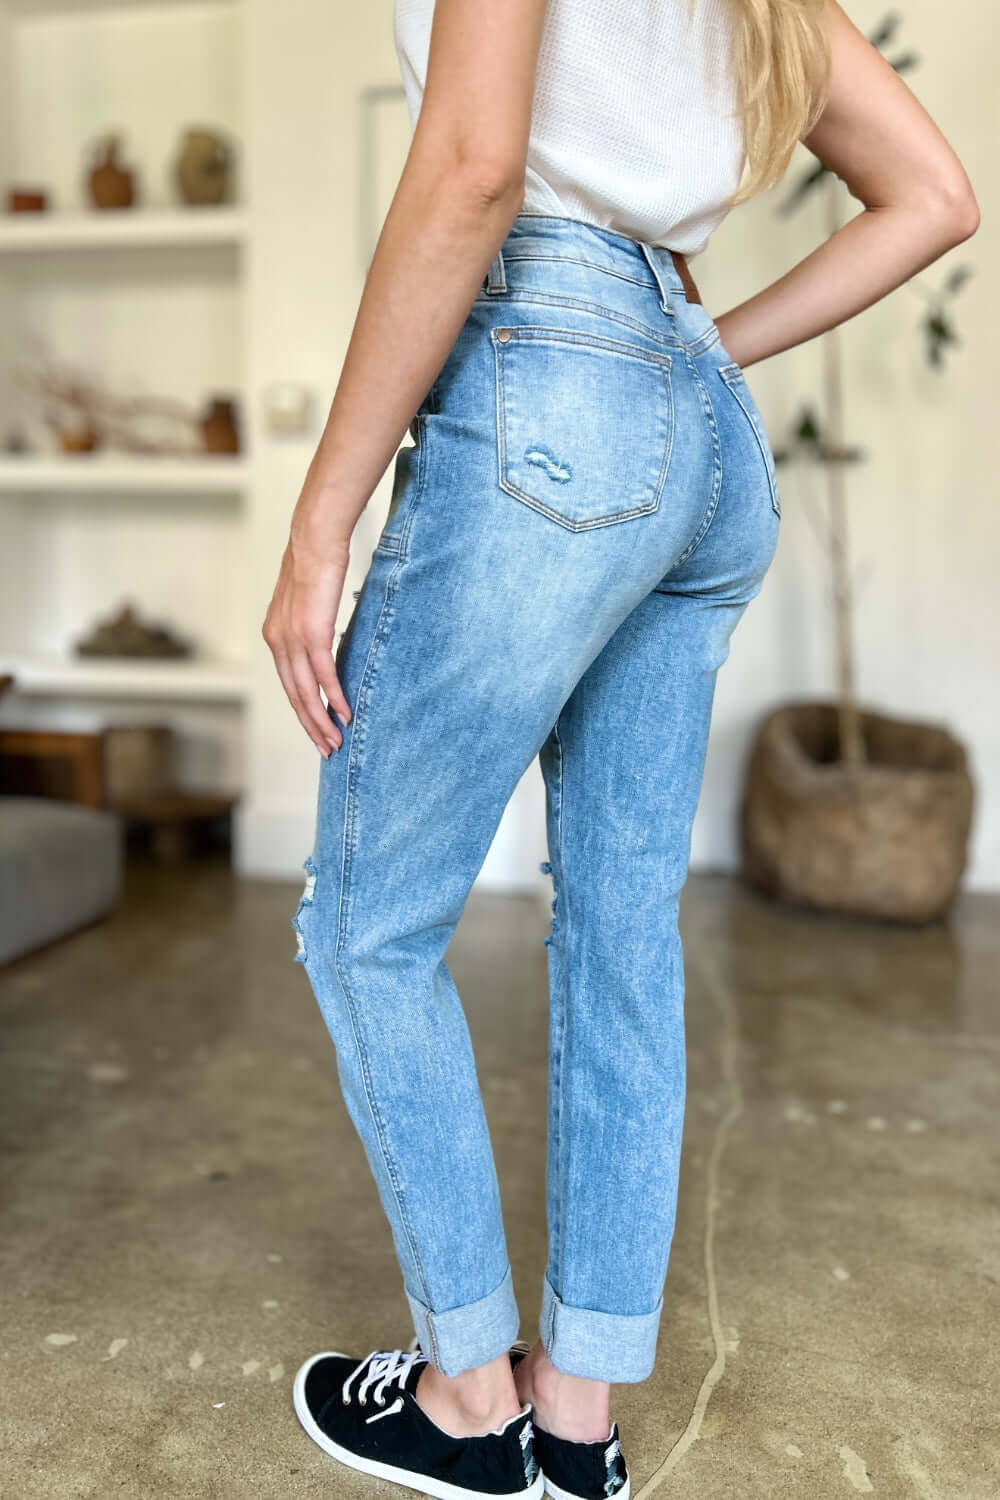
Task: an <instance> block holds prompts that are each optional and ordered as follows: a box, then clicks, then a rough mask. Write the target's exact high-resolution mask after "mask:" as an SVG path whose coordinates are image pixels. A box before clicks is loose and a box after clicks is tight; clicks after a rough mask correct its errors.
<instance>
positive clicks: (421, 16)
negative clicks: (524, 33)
mask: <svg viewBox="0 0 1000 1500" xmlns="http://www.w3.org/2000/svg"><path fill="white" fill-rule="evenodd" d="M730 4H731V0H694V5H693V15H692V16H691V17H690V18H689V15H688V0H617V3H612V0H549V4H548V8H547V10H546V13H545V21H544V26H543V31H542V39H541V47H540V50H539V56H538V68H537V72H536V76H535V92H534V98H533V102H532V114H531V135H530V142H529V148H528V157H527V165H526V185H525V193H524V202H523V204H522V208H523V209H524V210H528V211H531V212H534V213H542V214H558V215H561V216H566V217H569V218H572V219H584V220H586V221H587V222H589V223H592V224H599V225H602V226H603V227H604V228H605V229H613V230H616V231H618V232H619V233H621V234H627V235H630V236H631V237H632V238H633V239H641V240H645V241H647V243H649V244H651V245H663V246H666V247H667V248H668V249H671V250H683V251H684V252H686V254H687V255H689V256H690V255H697V254H699V253H700V252H701V251H702V250H704V249H705V246H706V245H707V244H708V241H709V237H710V236H711V234H712V231H713V230H714V229H715V228H716V227H717V226H718V224H720V223H721V221H722V219H723V218H724V217H725V214H726V212H727V210H726V207H725V203H724V200H725V199H726V197H727V195H728V194H729V193H731V192H733V191H735V189H736V188H737V187H738V185H739V182H740V178H741V176H742V172H743V164H744V146H743V131H742V125H741V122H740V120H739V118H738V116H737V115H736V114H735V113H734V111H735V108H736V93H735V82H734V75H733V70H732V61H731V56H730V40H729V38H730V30H729V23H730ZM433 13H434V0H395V25H394V40H395V44H396V52H397V56H398V58H399V66H400V72H401V75H402V80H403V88H404V91H405V94H406V102H407V107H408V109H409V114H410V123H411V125H415V124H416V120H417V115H418V114H419V111H420V101H421V98H422V96H423V88H424V82H425V79H426V76H427V53H428V47H429V43H430V31H431V21H432V18H433Z"/></svg>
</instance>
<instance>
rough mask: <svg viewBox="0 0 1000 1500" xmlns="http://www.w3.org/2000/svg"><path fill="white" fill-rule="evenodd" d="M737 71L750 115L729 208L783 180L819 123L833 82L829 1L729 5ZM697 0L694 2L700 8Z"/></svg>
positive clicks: (744, 0) (738, 0) (743, 109)
mask: <svg viewBox="0 0 1000 1500" xmlns="http://www.w3.org/2000/svg"><path fill="white" fill-rule="evenodd" d="M729 3H730V5H731V6H732V12H733V15H732V31H733V57H732V63H733V72H734V77H735V80H736V86H737V97H738V108H739V112H740V113H741V114H742V117H743V131H744V139H745V142H746V153H747V160H746V167H745V169H744V176H743V181H742V183H741V185H740V187H739V188H738V190H737V191H736V192H735V193H734V194H733V196H732V197H731V198H730V200H729V202H730V206H734V205H735V204H737V203H744V202H745V201H746V200H747V199H748V198H753V197H755V196H756V195H757V194H758V193H762V192H764V191H765V190H766V189H767V188H770V187H773V186H774V185H775V184H776V183H777V182H779V181H780V179H781V178H782V176H783V175H784V172H785V169H786V168H787V166H788V163H789V161H790V160H791V157H792V152H793V151H794V150H795V146H796V144H797V142H798V141H799V140H800V139H801V137H802V136H804V135H808V134H809V131H810V130H811V129H812V127H813V125H814V124H815V123H816V121H817V120H818V119H819V116H820V114H821V113H822V110H823V107H824V105H825V103H826V97H827V93H828V90H829V83H830V43H829V38H828V36H827V32H826V28H825V26H824V24H823V10H824V5H825V0H729ZM696 4H697V0H689V6H690V7H692V8H693V6H694V5H696Z"/></svg>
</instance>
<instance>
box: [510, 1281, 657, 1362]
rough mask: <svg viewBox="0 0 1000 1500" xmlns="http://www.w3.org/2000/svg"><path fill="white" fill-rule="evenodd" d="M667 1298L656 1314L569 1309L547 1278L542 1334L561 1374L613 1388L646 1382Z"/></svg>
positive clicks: (545, 1282)
mask: <svg viewBox="0 0 1000 1500" xmlns="http://www.w3.org/2000/svg"><path fill="white" fill-rule="evenodd" d="M662 1311H663V1298H662V1297H661V1298H660V1300H659V1302H658V1303H657V1304H656V1306H655V1307H654V1308H653V1311H652V1312H648V1313H638V1314H625V1313H608V1312H595V1311H594V1310H593V1309H592V1308H589V1307H570V1306H569V1305H568V1304H567V1303H565V1302H563V1301H562V1300H561V1298H560V1297H558V1296H557V1295H556V1293H555V1291H554V1290H553V1288H552V1283H551V1282H550V1281H549V1279H548V1277H547V1276H546V1277H545V1278H544V1279H543V1286H542V1311H541V1316H540V1318H539V1321H538V1331H539V1334H540V1335H541V1340H542V1345H543V1347H544V1349H545V1352H546V1354H547V1355H548V1356H549V1359H550V1360H551V1361H552V1363H553V1364H554V1365H555V1367H556V1369H557V1370H562V1372H563V1374H564V1375H581V1376H584V1377H585V1378H586V1379H587V1380H607V1381H609V1382H610V1383H611V1384H613V1385H618V1384H628V1383H630V1382H635V1381H639V1380H645V1379H647V1377H648V1376H650V1375H651V1374H652V1373H653V1365H654V1363H655V1361H656V1338H657V1334H658V1332H659V1327H660V1315H661V1313H662Z"/></svg>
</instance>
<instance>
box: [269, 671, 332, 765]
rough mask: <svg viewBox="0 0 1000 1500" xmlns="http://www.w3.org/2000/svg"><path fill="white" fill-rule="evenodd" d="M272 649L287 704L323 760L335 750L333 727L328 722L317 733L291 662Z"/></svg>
mask: <svg viewBox="0 0 1000 1500" xmlns="http://www.w3.org/2000/svg"><path fill="white" fill-rule="evenodd" d="M272 649H273V655H274V665H275V667H276V668H277V671H278V676H279V678H280V679H281V685H282V687H283V688H284V690H285V696H286V697H287V698H288V701H289V703H290V704H291V705H292V708H293V709H294V710H295V714H296V717H297V718H298V720H299V723H300V724H301V725H302V728H303V729H304V730H305V732H306V734H307V735H308V736H309V738H310V739H311V740H312V742H313V744H314V745H315V746H316V749H317V750H318V751H319V753H320V754H321V755H322V756H323V758H324V760H325V759H326V758H327V757H328V756H329V754H330V751H331V749H336V748H337V747H336V745H334V744H333V743H332V740H331V738H330V735H331V733H332V728H333V726H332V725H330V723H329V720H328V721H327V728H326V729H324V730H323V732H322V733H320V732H318V730H317V729H316V727H315V726H314V725H313V722H312V720H311V718H310V715H309V713H308V711H307V709H306V706H305V704H304V703H303V701H302V698H301V695H300V692H299V686H298V683H297V681H296V679H295V673H294V671H293V669H292V664H291V660H290V659H289V656H288V654H287V652H285V651H283V650H281V649H280V648H277V647H275V648H272Z"/></svg>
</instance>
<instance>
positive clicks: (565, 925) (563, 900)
mask: <svg viewBox="0 0 1000 1500" xmlns="http://www.w3.org/2000/svg"><path fill="white" fill-rule="evenodd" d="M552 735H553V739H554V742H555V745H556V751H557V754H558V757H559V765H558V774H557V777H556V788H557V793H558V795H557V798H556V809H555V813H556V818H555V821H556V869H557V871H558V874H559V884H558V891H557V898H556V899H557V905H558V906H559V907H560V908H561V909H560V911H559V913H558V915H559V920H560V923H561V926H562V931H563V941H562V959H561V963H560V984H559V998H558V1004H559V1047H558V1052H557V1055H556V1058H555V1060H554V1061H555V1065H556V1078H555V1111H554V1113H555V1140H554V1142H553V1151H554V1156H553V1161H554V1163H555V1178H556V1193H555V1203H556V1213H557V1215H558V1218H557V1219H556V1224H555V1241H556V1245H555V1248H556V1260H555V1273H556V1276H557V1277H558V1279H559V1280H560V1281H561V1280H562V1260H563V1253H562V1252H563V1246H562V1240H563V1233H564V1230H565V1215H564V1213H563V1201H562V1198H563V1162H562V1144H563V1128H562V1125H563V1054H564V1052H565V1047H566V1011H567V1008H568V1000H567V995H566V985H567V976H568V974H569V942H570V934H571V927H570V924H569V921H568V916H569V902H568V900H567V895H566V877H565V871H564V868H563V847H564V846H563V826H564V801H565V772H566V758H565V755H564V754H563V743H562V737H561V735H560V733H559V719H558V718H557V719H556V722H555V723H554V724H553V726H552ZM551 1001H552V997H551V996H550V1004H551Z"/></svg>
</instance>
